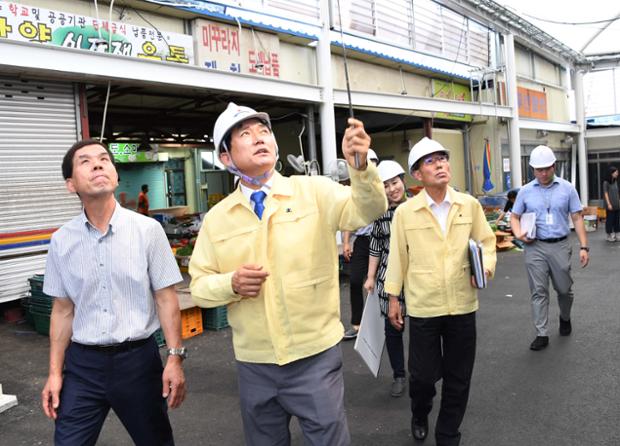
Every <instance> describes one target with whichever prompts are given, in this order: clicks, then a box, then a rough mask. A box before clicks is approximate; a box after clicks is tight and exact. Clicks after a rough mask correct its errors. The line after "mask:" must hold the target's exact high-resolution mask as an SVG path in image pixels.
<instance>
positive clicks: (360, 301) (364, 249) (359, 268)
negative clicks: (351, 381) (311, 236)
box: [342, 149, 379, 341]
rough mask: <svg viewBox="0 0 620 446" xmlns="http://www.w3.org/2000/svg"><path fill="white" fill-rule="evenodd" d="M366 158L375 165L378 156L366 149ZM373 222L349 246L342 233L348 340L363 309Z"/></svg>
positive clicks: (354, 332) (352, 335)
mask: <svg viewBox="0 0 620 446" xmlns="http://www.w3.org/2000/svg"><path fill="white" fill-rule="evenodd" d="M368 159H369V160H370V161H371V162H372V163H373V164H374V165H375V166H376V165H377V163H378V162H379V157H377V154H376V153H375V151H374V150H372V149H368ZM372 225H373V223H370V224H369V225H366V226H364V227H362V228H359V229H358V230H357V231H355V240H354V241H353V245H352V246H351V232H349V231H345V232H343V234H342V254H343V256H344V259H345V260H346V261H347V262H350V272H349V294H350V299H351V328H349V329H348V330H347V331H345V333H344V337H343V339H344V340H345V341H350V340H352V339H355V338H357V332H358V331H359V328H360V323H361V322H362V313H363V311H364V295H363V285H364V281H365V280H366V276H367V275H368V257H369V256H370V232H371V231H372Z"/></svg>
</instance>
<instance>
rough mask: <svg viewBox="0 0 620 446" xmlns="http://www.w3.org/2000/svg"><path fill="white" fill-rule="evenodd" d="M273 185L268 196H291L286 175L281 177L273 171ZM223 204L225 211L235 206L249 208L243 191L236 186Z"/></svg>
mask: <svg viewBox="0 0 620 446" xmlns="http://www.w3.org/2000/svg"><path fill="white" fill-rule="evenodd" d="M272 178H273V186H272V187H271V192H270V193H269V195H270V196H273V197H277V196H279V195H280V196H288V197H290V196H292V195H293V186H292V185H291V181H290V179H289V178H287V177H283V176H282V175H280V174H279V173H278V172H274V173H273V177H272ZM222 204H223V205H225V206H226V211H229V210H231V209H232V208H234V207H235V206H244V207H247V208H248V209H249V208H250V204H249V203H248V200H247V199H246V198H245V197H244V195H243V192H241V187H240V186H237V188H236V189H235V191H234V192H233V193H232V194H230V196H229V199H228V200H225V201H224V202H223V203H222Z"/></svg>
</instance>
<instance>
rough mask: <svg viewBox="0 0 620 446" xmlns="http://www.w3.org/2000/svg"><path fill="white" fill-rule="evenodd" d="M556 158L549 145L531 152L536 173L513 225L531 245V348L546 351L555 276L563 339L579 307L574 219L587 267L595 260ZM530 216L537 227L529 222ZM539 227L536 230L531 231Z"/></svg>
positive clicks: (575, 197) (514, 213)
mask: <svg viewBox="0 0 620 446" xmlns="http://www.w3.org/2000/svg"><path fill="white" fill-rule="evenodd" d="M555 161H556V159H555V155H554V153H553V151H552V150H551V149H550V148H549V147H547V146H538V147H536V148H535V149H534V150H532V153H531V154H530V166H532V168H533V169H534V176H535V177H536V178H535V179H534V180H533V181H531V182H529V183H528V184H526V185H525V186H523V188H522V189H521V191H520V192H519V194H518V195H517V200H516V201H515V204H514V207H513V208H512V214H511V216H510V223H511V225H512V232H513V234H514V235H515V237H517V238H518V239H519V240H521V241H523V242H525V244H526V245H525V266H526V268H527V276H528V281H529V285H530V292H531V294H532V316H533V318H534V326H535V328H536V338H535V339H534V341H532V343H531V344H530V349H531V350H535V351H538V350H543V349H545V348H546V347H547V346H548V345H549V334H548V332H547V328H548V325H549V318H548V316H549V278H551V282H552V283H553V288H555V291H556V292H557V293H558V304H559V306H560V323H559V329H560V336H568V335H570V334H571V332H572V324H571V320H570V315H571V308H572V305H573V291H572V285H573V279H572V278H571V274H570V268H571V255H572V252H573V248H572V246H571V242H570V241H569V240H568V235H569V234H570V228H569V226H568V218H569V215H570V218H571V219H572V220H573V225H574V226H575V232H576V233H577V238H578V239H579V244H580V248H579V260H580V263H581V266H582V267H585V266H586V265H587V264H588V261H589V251H590V248H588V238H587V236H586V229H585V226H584V223H583V216H582V213H581V210H582V208H581V202H580V201H579V195H577V191H576V190H575V186H573V185H572V184H571V183H569V182H568V181H566V180H564V179H562V178H558V177H556V176H555ZM527 216H529V217H530V219H531V220H534V222H533V223H531V222H530V223H529V224H528V223H527V222H526V221H525V217H527ZM532 224H534V225H535V226H534V228H535V230H534V231H528V229H529V227H531V225H532Z"/></svg>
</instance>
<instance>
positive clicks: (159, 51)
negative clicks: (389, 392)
mask: <svg viewBox="0 0 620 446" xmlns="http://www.w3.org/2000/svg"><path fill="white" fill-rule="evenodd" d="M110 34H111V35H112V40H111V43H110V49H109V50H108V42H109V39H110ZM4 39H7V40H16V41H21V42H32V43H38V44H43V45H54V46H61V47H66V48H77V49H83V50H87V51H98V52H105V53H112V54H117V55H122V56H128V57H137V58H142V59H150V60H159V61H163V62H174V63H181V64H188V65H193V64H194V44H193V39H192V37H191V36H188V35H185V34H177V33H170V32H162V33H160V32H159V31H157V30H155V29H153V28H147V27H143V26H137V25H132V24H129V23H123V22H108V21H107V20H97V19H96V18H94V17H88V16H83V15H79V14H72V13H67V12H61V11H56V10H51V9H44V8H38V7H34V6H27V5H24V4H21V3H13V2H6V1H2V0H0V41H2V40H4Z"/></svg>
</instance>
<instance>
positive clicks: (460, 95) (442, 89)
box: [432, 79, 473, 122]
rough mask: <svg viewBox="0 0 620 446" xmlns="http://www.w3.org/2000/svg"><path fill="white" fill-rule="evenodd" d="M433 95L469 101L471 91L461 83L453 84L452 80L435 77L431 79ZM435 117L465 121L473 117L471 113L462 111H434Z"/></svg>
mask: <svg viewBox="0 0 620 446" xmlns="http://www.w3.org/2000/svg"><path fill="white" fill-rule="evenodd" d="M432 87H433V97H434V98H442V99H450V100H453V101H463V102H470V101H471V91H470V90H469V87H467V86H465V85H461V84H455V83H454V82H445V81H440V80H437V79H433V80H432ZM435 117H436V118H443V119H451V120H454V121H467V122H470V121H471V120H472V119H473V118H472V116H471V115H465V114H462V113H442V112H438V113H435Z"/></svg>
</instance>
